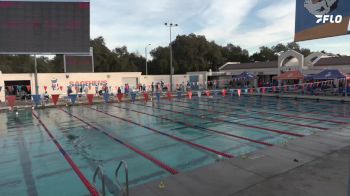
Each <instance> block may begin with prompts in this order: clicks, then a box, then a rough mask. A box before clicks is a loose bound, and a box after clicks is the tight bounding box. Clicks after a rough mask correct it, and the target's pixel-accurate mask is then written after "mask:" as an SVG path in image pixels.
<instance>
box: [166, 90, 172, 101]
mask: <svg viewBox="0 0 350 196" xmlns="http://www.w3.org/2000/svg"><path fill="white" fill-rule="evenodd" d="M166 96H167V97H168V100H169V101H171V99H172V97H173V95H172V94H171V92H170V91H168V92H167V93H166Z"/></svg>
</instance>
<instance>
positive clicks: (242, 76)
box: [232, 72, 256, 80]
mask: <svg viewBox="0 0 350 196" xmlns="http://www.w3.org/2000/svg"><path fill="white" fill-rule="evenodd" d="M232 78H233V79H235V80H254V79H256V75H255V74H253V73H250V72H243V73H241V74H240V75H238V76H233V77H232Z"/></svg>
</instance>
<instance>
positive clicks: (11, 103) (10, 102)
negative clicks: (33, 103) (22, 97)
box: [6, 95, 16, 109]
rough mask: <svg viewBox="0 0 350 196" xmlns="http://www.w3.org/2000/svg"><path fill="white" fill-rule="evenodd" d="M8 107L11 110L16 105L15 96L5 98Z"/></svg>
mask: <svg viewBox="0 0 350 196" xmlns="http://www.w3.org/2000/svg"><path fill="white" fill-rule="evenodd" d="M6 99H7V102H8V105H9V106H10V107H11V108H12V109H13V107H14V106H15V104H16V96H15V95H10V96H7V97H6Z"/></svg>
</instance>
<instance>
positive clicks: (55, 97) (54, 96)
mask: <svg viewBox="0 0 350 196" xmlns="http://www.w3.org/2000/svg"><path fill="white" fill-rule="evenodd" d="M51 97H52V102H53V104H54V105H57V101H58V98H59V97H60V95H51Z"/></svg>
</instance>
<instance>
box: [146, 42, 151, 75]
mask: <svg viewBox="0 0 350 196" xmlns="http://www.w3.org/2000/svg"><path fill="white" fill-rule="evenodd" d="M150 45H151V44H147V46H146V47H145V57H146V76H147V75H148V67H147V57H148V54H147V48H148V46H150Z"/></svg>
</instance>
